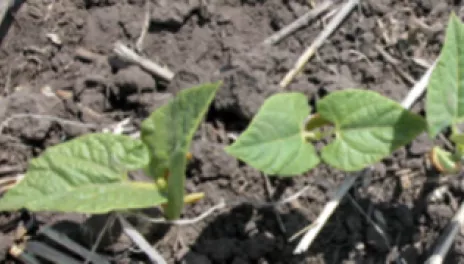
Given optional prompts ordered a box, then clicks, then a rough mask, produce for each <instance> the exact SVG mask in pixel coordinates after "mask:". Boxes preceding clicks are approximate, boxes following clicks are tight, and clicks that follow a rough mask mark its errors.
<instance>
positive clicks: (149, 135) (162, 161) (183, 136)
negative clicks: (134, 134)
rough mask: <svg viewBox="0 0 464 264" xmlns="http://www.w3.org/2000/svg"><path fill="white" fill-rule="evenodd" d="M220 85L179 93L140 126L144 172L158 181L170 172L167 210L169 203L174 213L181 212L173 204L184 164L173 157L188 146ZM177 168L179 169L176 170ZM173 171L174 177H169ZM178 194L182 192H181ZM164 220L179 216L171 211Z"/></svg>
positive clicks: (182, 184) (179, 188) (182, 182)
mask: <svg viewBox="0 0 464 264" xmlns="http://www.w3.org/2000/svg"><path fill="white" fill-rule="evenodd" d="M220 85H221V83H220V82H218V83H213V84H204V85H200V86H197V87H193V88H190V89H186V90H183V91H181V92H179V93H178V94H177V95H176V97H175V98H173V100H171V101H170V102H169V103H167V104H166V105H164V106H162V107H160V108H158V109H157V110H156V111H155V112H153V113H152V114H151V115H150V117H148V118H147V119H146V120H145V121H144V122H143V123H142V135H141V137H142V140H143V142H144V143H145V144H146V145H147V146H148V147H149V150H150V153H151V161H150V165H149V166H148V168H147V171H148V173H149V174H150V175H152V176H153V177H155V178H158V177H162V176H163V175H164V173H165V171H169V172H170V176H169V178H168V197H169V198H168V207H170V206H171V202H172V203H173V204H172V206H173V208H176V209H175V210H181V209H182V208H180V209H179V207H178V202H177V201H181V200H182V201H183V198H184V197H183V196H182V197H173V196H174V195H180V194H181V193H182V194H183V191H184V181H185V173H181V172H182V171H185V166H186V161H183V162H180V158H179V157H177V156H176V155H178V154H179V153H183V154H184V157H183V158H182V159H186V156H185V155H186V153H187V152H188V150H189V149H190V143H191V141H192V137H193V135H194V133H195V131H196V130H197V129H198V126H199V124H200V122H201V120H202V119H203V117H204V115H205V114H206V111H207V110H208V108H209V105H210V104H211V101H212V100H213V98H214V95H215V94H216V92H217V90H218V89H219V87H220ZM179 166H180V167H179ZM173 171H175V172H176V173H173ZM181 191H182V192H181ZM167 211H168V212H170V214H169V215H167V216H166V217H167V218H169V219H174V218H176V217H175V216H177V215H179V214H180V211H179V212H174V209H172V208H170V209H169V210H167Z"/></svg>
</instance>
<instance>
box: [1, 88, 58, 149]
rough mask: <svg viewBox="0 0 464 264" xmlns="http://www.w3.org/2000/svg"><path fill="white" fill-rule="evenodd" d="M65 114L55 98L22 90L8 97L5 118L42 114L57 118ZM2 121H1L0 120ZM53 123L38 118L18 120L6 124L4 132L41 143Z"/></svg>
mask: <svg viewBox="0 0 464 264" xmlns="http://www.w3.org/2000/svg"><path fill="white" fill-rule="evenodd" d="M63 112H66V111H65V110H64V107H63V105H62V103H61V102H60V101H59V100H57V99H56V98H51V97H47V96H45V95H43V94H39V93H34V92H32V91H28V90H24V91H18V92H15V93H13V94H11V95H10V96H9V97H8V103H7V110H6V113H5V117H10V116H12V115H14V114H27V113H30V114H44V115H52V116H58V115H59V114H62V113H63ZM0 121H3V120H0ZM53 124H54V122H51V121H50V120H45V119H40V118H18V119H13V120H11V121H10V122H8V126H7V128H5V130H6V131H8V132H9V133H10V134H12V135H15V136H18V137H20V138H22V139H25V140H30V141H43V140H44V139H45V138H46V137H47V134H48V132H49V131H50V129H51V127H52V126H53Z"/></svg>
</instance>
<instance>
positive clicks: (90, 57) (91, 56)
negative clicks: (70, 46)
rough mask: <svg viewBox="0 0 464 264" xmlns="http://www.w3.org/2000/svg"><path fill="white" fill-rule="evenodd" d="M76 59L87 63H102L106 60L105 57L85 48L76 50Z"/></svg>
mask: <svg viewBox="0 0 464 264" xmlns="http://www.w3.org/2000/svg"><path fill="white" fill-rule="evenodd" d="M75 56H76V58H78V59H80V60H83V61H86V62H102V61H104V60H105V58H106V57H105V56H103V55H100V54H97V53H95V52H92V51H90V50H88V49H85V48H83V47H78V48H76V50H75Z"/></svg>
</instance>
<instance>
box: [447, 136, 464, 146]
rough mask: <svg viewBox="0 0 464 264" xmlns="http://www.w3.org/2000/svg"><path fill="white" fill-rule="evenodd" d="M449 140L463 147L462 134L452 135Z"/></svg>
mask: <svg viewBox="0 0 464 264" xmlns="http://www.w3.org/2000/svg"><path fill="white" fill-rule="evenodd" d="M450 139H451V141H453V142H454V143H456V144H459V145H464V134H452V135H451V136H450Z"/></svg>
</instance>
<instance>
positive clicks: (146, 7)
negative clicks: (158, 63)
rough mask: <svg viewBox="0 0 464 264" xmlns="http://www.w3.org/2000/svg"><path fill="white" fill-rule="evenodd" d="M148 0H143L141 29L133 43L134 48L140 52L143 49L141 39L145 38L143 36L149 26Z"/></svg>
mask: <svg viewBox="0 0 464 264" xmlns="http://www.w3.org/2000/svg"><path fill="white" fill-rule="evenodd" d="M150 9H151V8H150V0H145V19H144V21H143V26H142V30H141V32H140V36H139V38H138V39H137V42H136V43H135V48H136V49H137V51H138V52H142V50H143V41H144V40H145V36H146V35H147V32H148V28H149V27H150V16H151V12H150Z"/></svg>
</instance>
